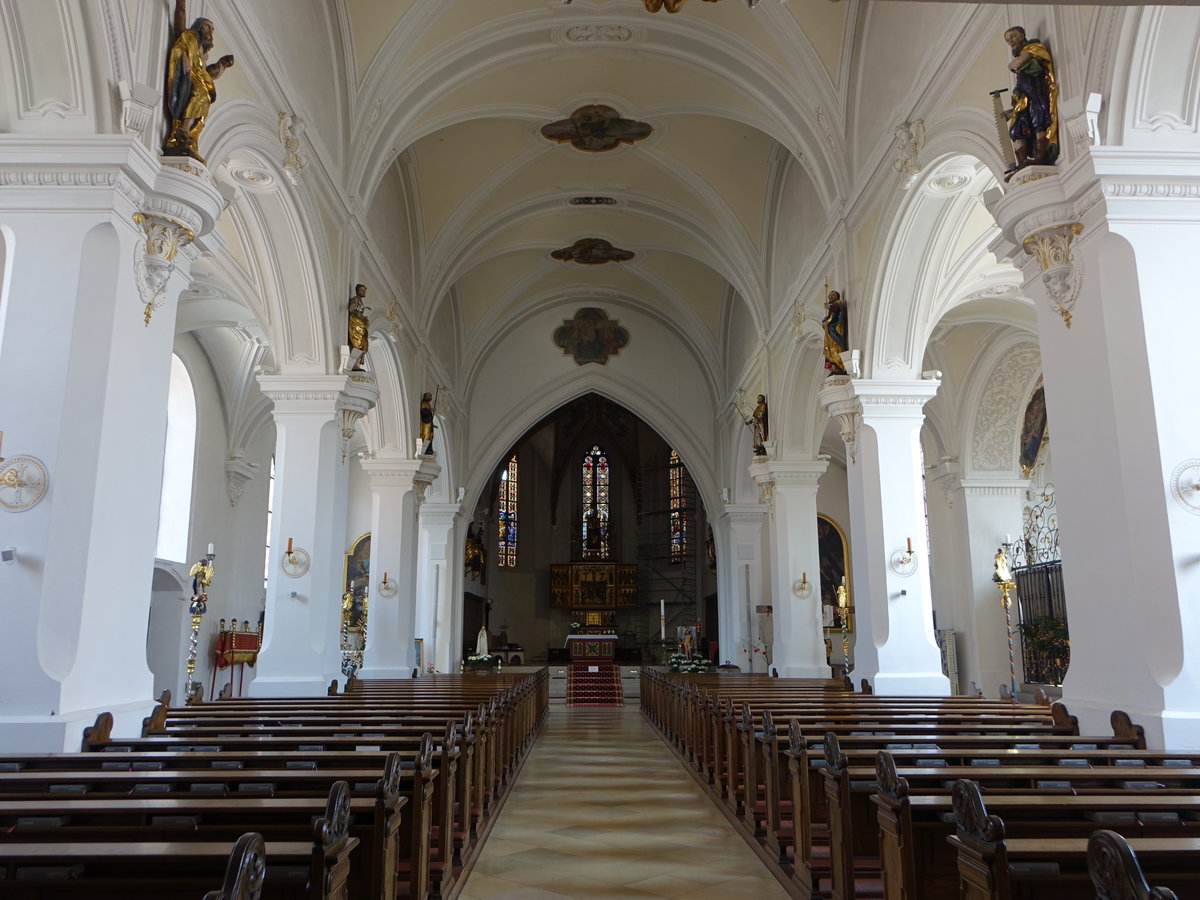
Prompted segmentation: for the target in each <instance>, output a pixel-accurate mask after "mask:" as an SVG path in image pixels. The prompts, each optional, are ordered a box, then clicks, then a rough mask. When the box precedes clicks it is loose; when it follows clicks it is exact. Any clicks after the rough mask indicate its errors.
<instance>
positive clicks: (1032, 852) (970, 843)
mask: <svg viewBox="0 0 1200 900" xmlns="http://www.w3.org/2000/svg"><path fill="white" fill-rule="evenodd" d="M954 814H955V817H956V819H957V823H958V824H957V830H956V832H955V834H953V835H951V836H950V837H949V838H947V840H948V841H949V842H950V844H951V845H952V846H953V847H954V848H955V850H956V852H957V854H958V877H959V896H960V897H961V898H962V900H1026V898H1030V900H1032V898H1037V897H1054V898H1056V900H1057V898H1063V900H1077V898H1078V900H1085V898H1086V900H1092V898H1094V897H1095V896H1096V892H1095V888H1096V885H1095V882H1094V879H1093V878H1092V877H1091V876H1089V874H1088V858H1089V850H1090V849H1091V848H1090V847H1089V840H1085V839H1083V838H1025V839H1012V840H1006V839H1005V824H1004V821H1003V820H1002V819H1001V818H1000V817H999V816H996V815H993V814H990V813H989V812H988V809H987V806H986V805H985V804H984V801H983V797H982V795H981V794H980V792H979V789H978V788H977V787H976V786H975V785H974V784H973V783H972V782H970V781H967V780H966V779H963V780H960V781H959V782H958V783H957V784H956V785H955V788H954ZM1128 844H1129V846H1130V847H1131V848H1132V849H1133V850H1134V851H1136V853H1137V859H1138V860H1140V863H1141V868H1142V869H1143V870H1144V871H1146V872H1149V873H1151V876H1152V877H1153V879H1154V880H1155V881H1157V882H1159V883H1161V884H1162V885H1164V886H1165V887H1166V888H1167V889H1169V890H1172V891H1182V892H1184V896H1194V895H1195V894H1196V892H1197V890H1198V889H1200V859H1198V857H1197V853H1198V852H1200V838H1194V837H1179V838H1145V839H1135V840H1132V841H1129V842H1128ZM1097 852H1098V853H1099V852H1100V851H1099V850H1097ZM1101 881H1102V882H1103V883H1106V884H1109V885H1112V884H1114V883H1119V880H1116V881H1114V879H1113V878H1112V877H1111V876H1110V874H1109V873H1108V872H1107V871H1103V870H1102V872H1101ZM1134 884H1135V885H1136V882H1134ZM1143 884H1144V880H1143ZM1113 896H1115V897H1121V898H1124V897H1128V896H1134V895H1131V894H1115V895H1113ZM1150 896H1154V895H1150ZM1159 896H1166V897H1170V896H1171V894H1170V893H1167V894H1165V895H1164V894H1162V892H1161V891H1160V895H1159Z"/></svg>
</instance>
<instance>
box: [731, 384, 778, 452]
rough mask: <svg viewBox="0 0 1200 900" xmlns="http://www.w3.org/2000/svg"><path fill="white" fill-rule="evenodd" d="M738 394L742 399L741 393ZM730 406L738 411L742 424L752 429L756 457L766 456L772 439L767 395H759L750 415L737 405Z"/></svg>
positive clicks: (752, 445)
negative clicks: (768, 442)
mask: <svg viewBox="0 0 1200 900" xmlns="http://www.w3.org/2000/svg"><path fill="white" fill-rule="evenodd" d="M738 394H739V397H740V396H741V391H739V392H738ZM730 405H731V406H732V407H733V408H734V409H736V410H737V411H738V414H739V415H740V416H741V417H742V422H743V423H744V424H745V426H746V427H747V428H749V429H750V441H751V443H750V446H751V449H753V451H754V455H755V456H757V457H762V456H766V455H767V447H766V443H767V441H769V440H770V439H771V429H770V414H769V412H768V410H767V396H766V394H759V395H758V401H757V402H756V403H755V406H754V409H753V410H752V411H750V412H749V413H747V412H745V411H744V410H743V409H742V408H741V407H740V406H738V405H737V404H736V403H731V404H730Z"/></svg>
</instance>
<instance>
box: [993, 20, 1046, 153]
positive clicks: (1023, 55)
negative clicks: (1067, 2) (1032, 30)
mask: <svg viewBox="0 0 1200 900" xmlns="http://www.w3.org/2000/svg"><path fill="white" fill-rule="evenodd" d="M1004 42H1005V43H1006V44H1008V46H1009V49H1011V50H1012V56H1013V58H1012V61H1011V62H1010V63H1009V64H1008V69H1009V71H1010V72H1012V73H1013V76H1014V83H1013V89H1012V96H1013V105H1012V109H1010V110H1008V111H1007V112H1005V114H1004V115H1005V117H1006V118H1007V119H1008V135H1009V137H1010V138H1012V143H1013V153H1014V154H1015V155H1016V158H1017V168H1018V169H1019V168H1021V167H1022V166H1027V165H1043V166H1049V165H1053V164H1054V161H1055V160H1056V159H1057V158H1058V84H1057V83H1056V82H1055V80H1054V61H1053V60H1052V59H1051V57H1050V51H1049V50H1048V49H1047V48H1046V45H1045V44H1043V43H1042V42H1041V41H1039V40H1037V39H1036V38H1027V37H1026V36H1025V29H1024V28H1022V27H1021V26H1020V25H1014V26H1013V27H1012V28H1009V29H1008V30H1007V31H1005V32H1004Z"/></svg>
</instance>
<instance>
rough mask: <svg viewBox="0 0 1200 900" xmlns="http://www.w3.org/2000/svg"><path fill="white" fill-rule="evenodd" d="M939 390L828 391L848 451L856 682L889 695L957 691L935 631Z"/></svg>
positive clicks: (885, 384)
mask: <svg viewBox="0 0 1200 900" xmlns="http://www.w3.org/2000/svg"><path fill="white" fill-rule="evenodd" d="M937 388H938V382H937V381H928V380H922V381H873V380H866V379H850V378H837V379H830V382H829V386H828V387H826V388H825V389H824V390H822V391H821V393H820V399H821V402H822V404H823V405H824V406H825V407H826V409H827V410H828V411H829V413H830V415H831V416H835V417H836V418H837V419H838V420H839V423H840V425H841V427H842V437H843V439H844V440H845V441H846V447H847V451H848V453H847V455H848V465H847V467H846V477H847V482H848V486H849V493H850V530H851V545H852V546H853V547H854V553H853V556H852V559H851V568H852V578H851V584H850V603H851V604H852V605H853V606H854V614H855V616H854V618H855V630H856V633H855V639H854V657H853V660H854V672H853V678H854V680H855V681H858V679H859V678H866V679H868V680H869V681H871V682H872V684H873V685H874V688H875V691H876V692H877V693H879V694H913V695H937V694H947V693H949V691H950V682H949V680H948V679H947V678H946V676H945V675H943V674H942V665H941V654H940V652H939V651H938V647H937V642H936V641H935V639H934V635H933V603H932V599H931V594H930V589H929V565H928V559H927V553H926V548H927V547H928V536H927V529H926V527H925V503H924V498H923V495H922V490H921V475H922V472H921V447H920V431H921V423H922V422H923V421H924V420H925V414H924V412H923V411H922V409H923V407H924V405H925V403H926V402H927V401H928V400H929V399H930V398H931V397H933V395H934V394H935V393H936V392H937ZM910 540H911V542H912V550H913V553H912V557H911V560H910V561H909V562H907V563H905V562H904V560H903V559H902V558H901V556H902V554H903V553H904V552H905V551H906V550H907V548H908V542H909V541H910Z"/></svg>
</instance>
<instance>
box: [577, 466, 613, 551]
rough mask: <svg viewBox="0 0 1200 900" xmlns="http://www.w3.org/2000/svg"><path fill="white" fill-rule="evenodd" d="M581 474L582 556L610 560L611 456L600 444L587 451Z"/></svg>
mask: <svg viewBox="0 0 1200 900" xmlns="http://www.w3.org/2000/svg"><path fill="white" fill-rule="evenodd" d="M581 474H582V486H583V503H582V504H581V506H582V513H583V521H582V522H581V523H580V526H581V527H580V538H581V540H582V543H583V555H584V556H585V557H586V558H589V559H608V556H609V553H608V457H607V456H606V455H605V454H604V451H603V450H601V449H600V447H599V446H597V445H593V446H592V449H591V450H589V451H588V452H587V453H586V454H584V457H583V467H582V472H581Z"/></svg>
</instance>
